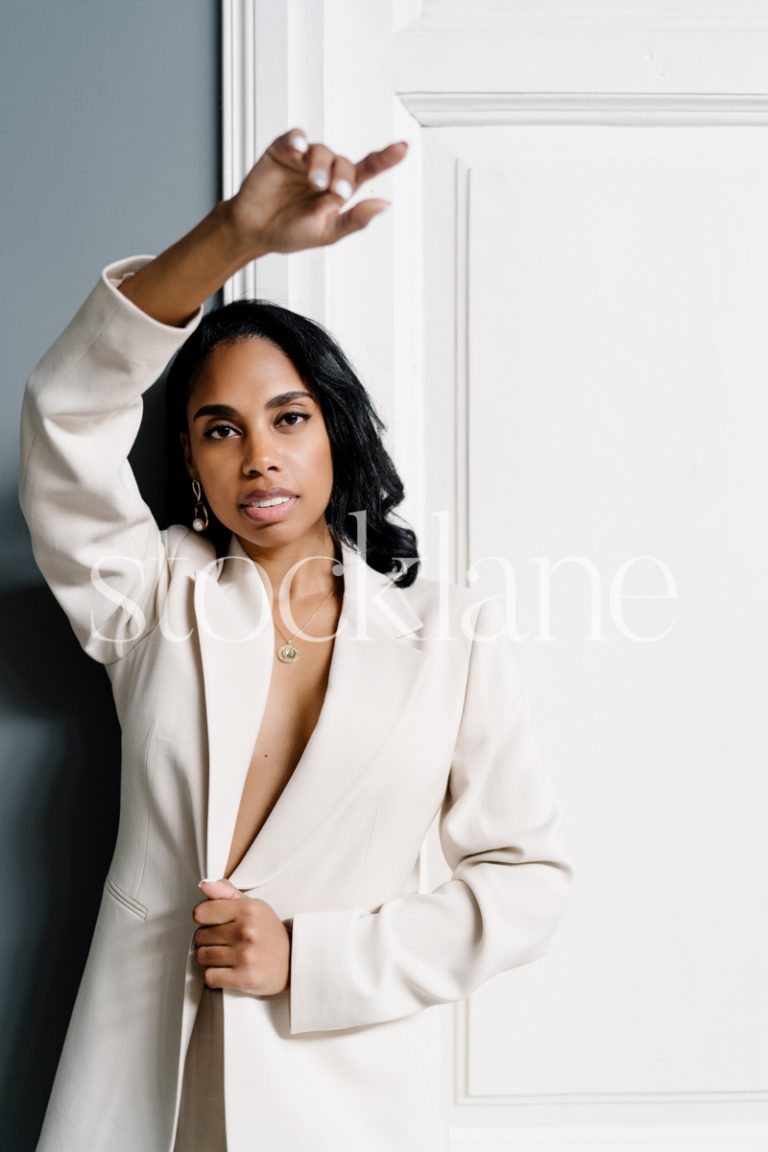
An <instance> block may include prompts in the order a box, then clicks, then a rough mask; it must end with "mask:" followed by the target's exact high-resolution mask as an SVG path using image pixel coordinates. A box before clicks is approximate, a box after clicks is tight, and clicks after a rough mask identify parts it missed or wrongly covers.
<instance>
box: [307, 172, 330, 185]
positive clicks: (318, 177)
mask: <svg viewBox="0 0 768 1152" xmlns="http://www.w3.org/2000/svg"><path fill="white" fill-rule="evenodd" d="M309 179H310V180H311V181H312V183H313V184H314V186H315V188H327V187H328V173H327V172H323V170H322V169H320V168H318V169H316V170H315V171H314V172H312V173H311V175H310V177H309Z"/></svg>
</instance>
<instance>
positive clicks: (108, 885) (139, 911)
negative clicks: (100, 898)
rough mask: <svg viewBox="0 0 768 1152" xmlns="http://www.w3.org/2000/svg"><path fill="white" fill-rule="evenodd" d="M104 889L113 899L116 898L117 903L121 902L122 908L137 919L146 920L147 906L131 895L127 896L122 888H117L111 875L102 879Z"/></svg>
mask: <svg viewBox="0 0 768 1152" xmlns="http://www.w3.org/2000/svg"><path fill="white" fill-rule="evenodd" d="M104 891H105V892H107V893H108V894H109V895H110V896H111V897H112V899H113V900H116V901H117V903H118V904H122V906H123V908H126V909H127V910H128V911H129V912H131V913H132V914H133V915H134V916H136V917H137V918H138V919H139V920H146V918H147V915H148V913H149V909H148V908H147V906H146V905H145V904H142V903H140V901H138V900H135V899H134V898H133V896H129V895H128V893H127V892H123V890H122V888H119V887H118V886H117V884H115V882H114V880H113V879H112V877H111V876H107V878H106V880H105V881H104Z"/></svg>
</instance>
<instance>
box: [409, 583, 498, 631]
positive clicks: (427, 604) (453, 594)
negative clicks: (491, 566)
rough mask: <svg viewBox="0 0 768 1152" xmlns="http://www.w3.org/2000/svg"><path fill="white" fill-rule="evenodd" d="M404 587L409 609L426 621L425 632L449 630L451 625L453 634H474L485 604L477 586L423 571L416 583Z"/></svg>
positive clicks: (423, 623) (424, 623)
mask: <svg viewBox="0 0 768 1152" xmlns="http://www.w3.org/2000/svg"><path fill="white" fill-rule="evenodd" d="M400 590H401V592H402V593H403V595H404V596H405V597H406V600H407V602H408V607H409V610H410V611H412V612H414V613H415V614H416V615H417V616H418V618H419V619H420V620H421V621H422V627H423V632H424V635H425V636H426V635H432V634H433V633H435V632H440V633H441V634H445V629H446V625H448V627H449V628H450V635H452V636H459V635H464V636H465V637H466V638H467V639H470V638H471V635H472V633H473V630H474V624H475V621H476V617H477V614H478V611H479V608H480V605H481V599H480V593H478V592H477V591H476V590H475V589H474V588H469V587H467V586H466V585H464V584H458V583H455V582H453V581H451V580H446V579H440V578H436V577H431V576H423V575H421V573H419V575H418V576H417V577H416V579H415V580H414V582H413V583H412V584H410V585H408V586H407V587H405V588H401V589H400Z"/></svg>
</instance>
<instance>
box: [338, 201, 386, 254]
mask: <svg viewBox="0 0 768 1152" xmlns="http://www.w3.org/2000/svg"><path fill="white" fill-rule="evenodd" d="M390 203H391V202H390V201H389V200H382V199H379V198H374V197H371V198H370V199H369V200H360V201H359V202H358V203H357V204H353V205H352V207H351V208H348V209H347V211H346V212H340V213H339V214H338V216H337V217H336V219H335V220H334V221H333V222H332V227H333V229H334V235H333V236H332V237H331V239H330V241H329V243H331V244H334V243H335V242H336V241H337V240H341V238H342V236H349V235H350V233H352V232H359V231H360V229H361V228H365V226H366V225H367V224H370V222H371V220H373V218H374V216H378V215H380V213H382V212H383V211H384V210H385V209H386V208H388V207H389V205H390Z"/></svg>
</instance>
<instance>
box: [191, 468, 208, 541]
mask: <svg viewBox="0 0 768 1152" xmlns="http://www.w3.org/2000/svg"><path fill="white" fill-rule="evenodd" d="M192 492H193V493H194V497H195V511H194V520H193V521H192V527H193V528H194V530H195V532H205V530H206V528H207V527H208V509H207V508H206V506H205V504H204V503H203V490H202V488H201V487H200V481H199V480H193V481H192Z"/></svg>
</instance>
